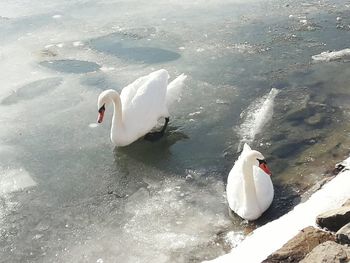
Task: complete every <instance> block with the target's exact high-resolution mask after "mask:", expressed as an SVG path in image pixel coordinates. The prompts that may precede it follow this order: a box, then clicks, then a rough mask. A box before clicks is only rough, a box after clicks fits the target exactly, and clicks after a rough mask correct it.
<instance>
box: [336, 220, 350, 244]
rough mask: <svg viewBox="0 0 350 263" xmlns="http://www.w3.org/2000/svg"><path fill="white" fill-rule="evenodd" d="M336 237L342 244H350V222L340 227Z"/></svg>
mask: <svg viewBox="0 0 350 263" xmlns="http://www.w3.org/2000/svg"><path fill="white" fill-rule="evenodd" d="M335 237H336V239H337V242H338V243H340V244H350V223H348V224H346V225H345V226H343V227H342V228H341V229H339V230H338V232H337V233H336V235H335Z"/></svg>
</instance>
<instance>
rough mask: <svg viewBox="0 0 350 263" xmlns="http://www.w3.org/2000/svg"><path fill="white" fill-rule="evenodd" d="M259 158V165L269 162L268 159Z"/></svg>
mask: <svg viewBox="0 0 350 263" xmlns="http://www.w3.org/2000/svg"><path fill="white" fill-rule="evenodd" d="M257 160H258V162H259V165H260V164H267V162H266V160H261V159H257Z"/></svg>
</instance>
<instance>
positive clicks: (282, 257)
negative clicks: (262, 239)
mask: <svg viewBox="0 0 350 263" xmlns="http://www.w3.org/2000/svg"><path fill="white" fill-rule="evenodd" d="M328 240H335V237H334V236H333V235H332V234H331V233H329V232H325V231H322V230H320V229H316V228H314V227H312V226H309V227H306V228H304V229H303V230H301V231H300V232H299V233H298V234H297V235H296V236H295V237H293V238H292V239H291V240H289V241H288V242H287V243H286V244H285V245H283V247H281V248H280V249H279V250H277V251H275V252H274V253H273V254H271V255H270V256H268V257H267V258H266V259H265V260H264V261H263V262H264V263H277V262H299V261H300V260H301V259H303V258H304V257H305V256H306V255H307V253H309V252H310V251H311V250H312V249H313V248H314V247H316V246H318V245H319V244H321V243H323V242H325V241H328Z"/></svg>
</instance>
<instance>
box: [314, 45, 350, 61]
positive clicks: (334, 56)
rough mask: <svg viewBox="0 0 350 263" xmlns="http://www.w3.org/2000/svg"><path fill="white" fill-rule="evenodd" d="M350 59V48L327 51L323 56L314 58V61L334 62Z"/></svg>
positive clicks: (319, 55)
mask: <svg viewBox="0 0 350 263" xmlns="http://www.w3.org/2000/svg"><path fill="white" fill-rule="evenodd" d="M347 57H350V48H346V49H342V50H339V51H332V52H330V51H325V52H322V53H321V54H318V55H314V56H312V59H313V60H315V61H326V62H329V61H333V60H339V59H342V58H347Z"/></svg>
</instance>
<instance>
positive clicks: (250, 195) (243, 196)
mask: <svg viewBox="0 0 350 263" xmlns="http://www.w3.org/2000/svg"><path fill="white" fill-rule="evenodd" d="M270 175H271V172H270V170H269V168H268V167H267V165H266V161H265V160H264V156H263V155H262V154H261V153H260V152H258V151H255V150H252V149H251V148H250V147H249V146H248V144H244V148H243V151H242V153H241V155H240V156H239V158H238V160H237V161H236V162H235V164H234V166H233V168H232V170H231V171H230V174H229V176H228V178H227V188H226V193H227V200H228V204H229V206H230V208H231V209H232V210H233V211H234V212H235V213H236V214H238V215H239V216H240V217H242V218H244V219H247V220H255V219H257V218H259V217H260V216H261V214H262V213H263V212H264V211H265V210H266V209H267V208H269V206H270V205H271V202H272V199H273V196H274V190H273V185H272V181H271V178H270Z"/></svg>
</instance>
